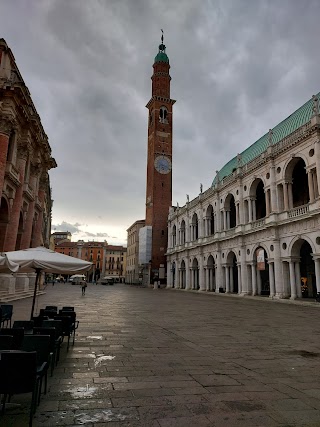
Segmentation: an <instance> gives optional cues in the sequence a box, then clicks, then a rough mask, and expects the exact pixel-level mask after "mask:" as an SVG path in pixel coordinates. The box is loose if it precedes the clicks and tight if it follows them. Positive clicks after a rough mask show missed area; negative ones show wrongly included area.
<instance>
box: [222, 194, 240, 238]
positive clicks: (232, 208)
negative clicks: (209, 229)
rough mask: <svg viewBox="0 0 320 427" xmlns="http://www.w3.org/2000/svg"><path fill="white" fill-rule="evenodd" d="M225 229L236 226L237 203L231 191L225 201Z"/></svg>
mask: <svg viewBox="0 0 320 427" xmlns="http://www.w3.org/2000/svg"><path fill="white" fill-rule="evenodd" d="M223 222H224V229H225V230H229V229H230V228H234V227H235V226H236V225H237V224H236V204H235V200H234V196H233V194H231V193H229V194H228V195H227V197H226V200H225V202H224V218H223Z"/></svg>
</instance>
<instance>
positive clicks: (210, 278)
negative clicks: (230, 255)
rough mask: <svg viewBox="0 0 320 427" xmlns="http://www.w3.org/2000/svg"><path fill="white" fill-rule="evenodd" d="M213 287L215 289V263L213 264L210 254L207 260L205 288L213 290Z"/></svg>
mask: <svg viewBox="0 0 320 427" xmlns="http://www.w3.org/2000/svg"><path fill="white" fill-rule="evenodd" d="M215 289H216V277H215V264H214V259H213V256H212V255H210V256H209V257H208V261H207V272H206V290H207V291H215Z"/></svg>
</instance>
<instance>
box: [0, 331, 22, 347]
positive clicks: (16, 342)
mask: <svg viewBox="0 0 320 427" xmlns="http://www.w3.org/2000/svg"><path fill="white" fill-rule="evenodd" d="M5 335H9V336H12V337H13V340H12V347H11V349H12V350H20V348H21V344H22V340H23V337H24V329H23V328H2V329H0V336H5Z"/></svg>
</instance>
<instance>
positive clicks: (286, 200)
mask: <svg viewBox="0 0 320 427" xmlns="http://www.w3.org/2000/svg"><path fill="white" fill-rule="evenodd" d="M282 185H283V195H284V200H283V201H284V210H285V211H288V210H289V196H288V184H287V183H286V182H284V183H283V184H282Z"/></svg>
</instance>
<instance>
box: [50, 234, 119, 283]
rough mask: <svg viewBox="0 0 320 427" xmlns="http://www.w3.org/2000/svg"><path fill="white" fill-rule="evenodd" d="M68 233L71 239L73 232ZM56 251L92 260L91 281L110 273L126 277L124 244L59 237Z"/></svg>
mask: <svg viewBox="0 0 320 427" xmlns="http://www.w3.org/2000/svg"><path fill="white" fill-rule="evenodd" d="M53 234H57V233H53ZM58 234H59V233H58ZM61 234H63V233H61ZM68 234H69V235H70V239H71V233H68ZM68 237H69V236H68ZM55 251H56V252H59V253H61V254H64V255H69V256H72V257H74V258H79V259H83V260H85V261H89V262H92V264H93V266H92V270H91V271H90V272H89V273H88V278H89V280H90V281H92V280H95V281H97V280H99V278H100V277H103V276H108V275H114V276H118V277H121V278H122V277H124V272H125V269H126V253H127V248H125V247H123V246H116V245H108V243H107V242H106V241H105V242H95V241H91V242H85V241H84V240H78V241H77V242H72V241H71V240H69V239H62V240H59V239H58V240H57V242H56V244H55Z"/></svg>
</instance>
